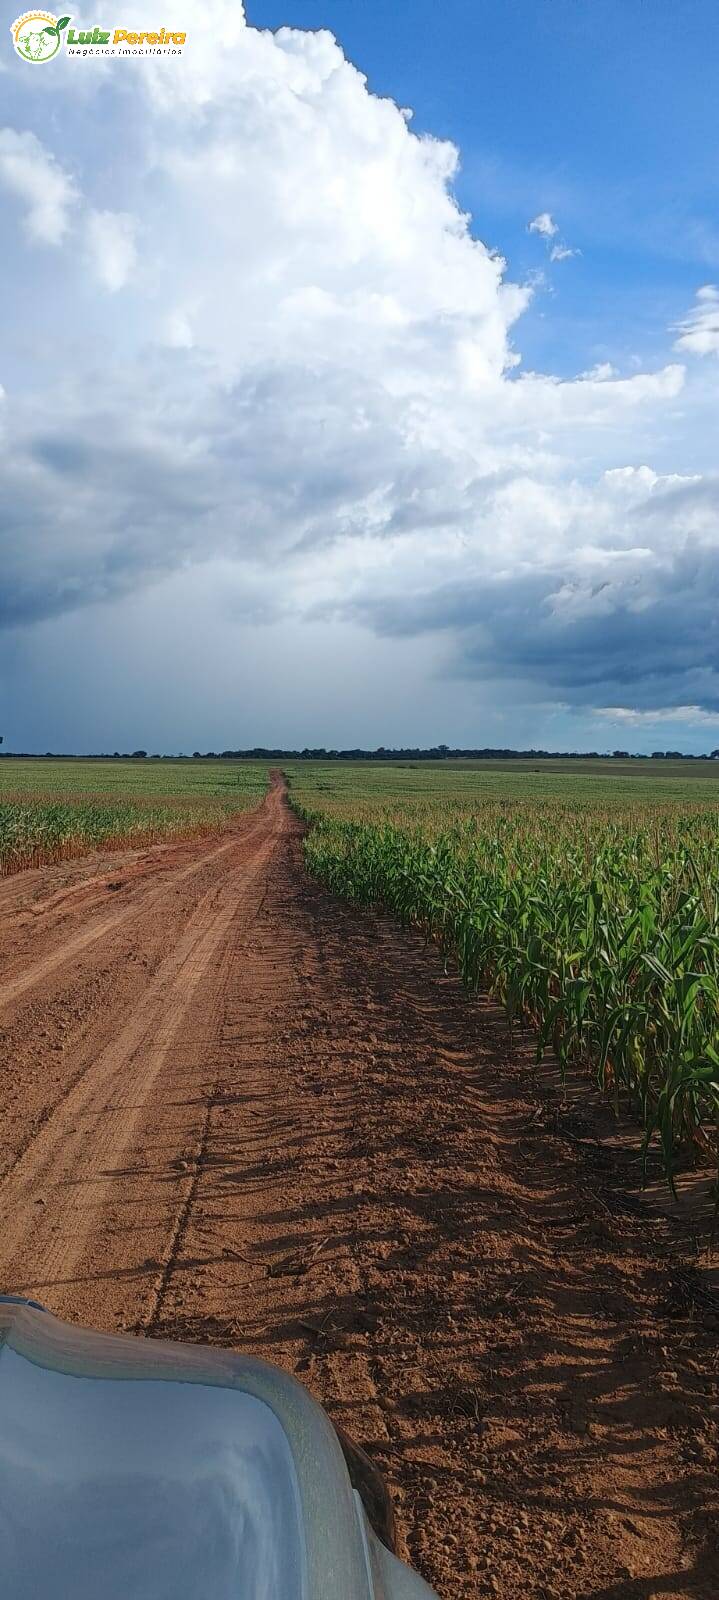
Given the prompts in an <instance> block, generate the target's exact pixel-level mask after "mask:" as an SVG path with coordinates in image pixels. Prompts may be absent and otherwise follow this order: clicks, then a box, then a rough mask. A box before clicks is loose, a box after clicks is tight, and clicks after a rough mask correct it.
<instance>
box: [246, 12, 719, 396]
mask: <svg viewBox="0 0 719 1600" xmlns="http://www.w3.org/2000/svg"><path fill="white" fill-rule="evenodd" d="M248 17H249V19H250V20H251V21H252V22H253V23H255V24H256V25H257V26H258V27H270V28H277V27H280V26H282V25H283V24H290V25H292V26H294V27H297V28H330V29H331V30H332V31H333V32H335V33H337V35H338V36H339V38H340V39H341V40H342V43H343V45H344V47H345V50H346V52H347V54H348V55H349V57H350V59H351V60H352V61H354V62H355V63H356V64H357V65H358V66H360V68H361V70H362V71H363V72H365V73H366V74H367V77H368V80H369V85H370V88H372V89H373V90H374V91H375V92H376V93H378V94H382V95H391V96H392V97H393V98H394V99H395V100H397V101H398V103H399V104H400V105H408V106H411V107H412V108H413V110H414V120H413V127H414V128H415V130H416V131H422V132H429V133H432V134H435V135H436V136H438V137H441V138H446V139H451V140H453V141H454V142H455V143H456V144H457V145H458V147H459V151H460V168H459V173H458V177H457V180H456V183H455V189H456V192H457V196H458V198H459V201H460V204H461V205H462V206H463V207H465V208H466V209H467V210H468V211H470V212H471V213H472V215H473V217H474V220H475V224H476V225H477V226H478V228H479V231H480V234H481V237H482V238H483V239H484V241H485V243H487V244H488V245H490V246H491V247H492V248H493V249H497V250H499V251H500V252H501V253H502V255H504V256H506V258H507V261H508V265H509V269H510V272H511V274H512V275H513V276H517V277H520V278H523V277H524V276H525V275H527V274H529V273H532V272H534V271H537V270H538V269H541V268H542V267H544V265H545V260H544V257H543V252H542V248H541V240H540V239H538V238H537V237H536V236H534V237H533V236H530V235H528V234H527V229H526V223H527V218H528V217H533V216H535V215H537V213H538V212H541V211H544V210H549V211H550V213H552V214H553V215H555V216H556V217H557V218H558V219H559V220H560V224H561V228H562V232H563V233H564V234H565V235H566V237H567V240H568V241H569V242H570V243H571V244H572V245H573V246H574V247H575V248H577V249H580V250H581V252H582V255H581V258H577V259H575V260H574V262H573V264H572V267H571V270H569V269H567V270H565V271H564V272H562V273H561V274H559V273H556V274H555V275H554V276H553V279H552V283H551V288H550V289H549V291H548V296H547V297H543V296H538V297H537V303H536V306H535V307H534V308H533V309H532V311H530V313H529V314H528V316H527V317H526V318H525V319H524V321H523V324H522V339H521V343H522V354H523V357H524V360H525V362H526V363H527V364H528V365H532V366H535V365H536V366H537V367H540V368H542V369H545V368H547V367H549V368H551V370H552V371H555V372H559V373H561V374H562V375H565V376H570V375H571V374H573V373H575V372H577V371H579V370H581V369H582V368H583V367H590V366H592V365H593V364H594V363H595V362H597V361H606V360H610V361H613V362H622V363H623V362H629V361H631V360H632V359H633V358H639V359H641V360H648V359H650V358H651V357H653V356H656V355H657V353H659V352H661V350H662V348H663V344H664V335H665V329H666V327H667V325H669V324H671V323H672V322H673V321H675V320H676V319H677V318H679V317H680V316H681V315H682V314H683V312H684V310H685V308H686V303H687V298H688V296H689V297H690V296H691V293H692V292H693V289H694V288H695V287H699V286H700V285H701V284H703V283H705V282H706V281H707V278H711V277H712V275H714V276H716V275H717V274H719V162H718V161H717V115H716V62H717V59H719V8H717V6H716V5H714V4H713V3H711V0H690V3H688V4H687V3H680V4H676V3H675V0H674V3H672V0H444V3H443V4H442V6H441V7H440V6H438V5H437V4H436V3H433V0H411V3H407V4H402V3H400V4H397V5H394V6H386V5H381V4H379V3H377V0H362V4H360V5H357V4H354V3H352V0H309V3H308V0H252V3H251V4H250V5H248Z"/></svg>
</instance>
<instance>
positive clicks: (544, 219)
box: [527, 211, 559, 239]
mask: <svg viewBox="0 0 719 1600" xmlns="http://www.w3.org/2000/svg"><path fill="white" fill-rule="evenodd" d="M527 228H528V231H529V233H539V234H541V236H542V238H543V239H553V238H554V236H555V234H557V233H559V227H558V225H557V223H556V222H555V220H554V217H553V216H551V214H550V212H549V211H540V213H539V216H538V217H534V218H533V220H532V221H531V222H529V223H528V224H527Z"/></svg>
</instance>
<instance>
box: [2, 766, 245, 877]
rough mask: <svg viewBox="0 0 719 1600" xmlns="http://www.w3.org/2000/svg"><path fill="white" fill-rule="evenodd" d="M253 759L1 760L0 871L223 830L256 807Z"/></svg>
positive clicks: (12, 870)
mask: <svg viewBox="0 0 719 1600" xmlns="http://www.w3.org/2000/svg"><path fill="white" fill-rule="evenodd" d="M266 788H267V768H266V767H265V766H263V765H261V764H259V763H253V762H244V761H243V762H220V761H217V762H192V761H167V760H164V761H151V760H150V761H147V760H142V761H130V760H123V761H80V760H78V761H72V760H66V761H60V760H35V761H16V760H9V759H7V758H4V759H3V760H2V761H0V875H6V874H8V873H10V872H19V871H21V870H22V869H23V868H26V867H34V866H40V865H41V864H42V863H44V862H51V861H59V860H62V859H64V858H65V857H68V856H76V855H84V854H85V853H86V852H87V851H89V850H94V849H98V848H103V849H114V848H121V847H123V846H126V845H145V844H152V843H155V842H156V841H158V840H160V839H168V838H191V837H194V836H197V835H203V834H211V833H217V832H219V831H220V830H221V829H223V828H226V827H227V825H228V823H229V822H231V820H232V817H233V816H234V815H236V814H237V813H238V812H241V811H246V810H247V809H248V807H250V806H254V805H257V803H258V801H259V800H261V799H262V796H263V794H264V793H265V791H266Z"/></svg>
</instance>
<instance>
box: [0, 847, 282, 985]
mask: <svg viewBox="0 0 719 1600" xmlns="http://www.w3.org/2000/svg"><path fill="white" fill-rule="evenodd" d="M260 826H261V824H259V823H258V824H257V828H259V827H260ZM254 831H257V829H255V830H251V831H249V832H248V833H247V834H246V835H245V837H246V838H251V837H252V832H254ZM234 844H235V840H234V839H229V840H225V841H224V843H223V844H221V845H217V846H216V847H215V848H214V849H213V850H210V851H207V852H204V853H203V854H202V855H201V856H200V858H199V860H196V861H191V862H190V864H189V866H186V867H183V868H181V869H180V870H179V871H175V872H174V873H173V874H172V886H173V889H174V888H176V887H177V886H178V885H179V884H182V883H184V882H186V881H187V879H189V878H192V877H195V876H196V875H197V873H199V872H201V871H202V870H203V869H204V868H206V867H209V866H212V865H213V864H214V862H215V861H217V860H218V858H219V857H220V856H224V855H227V853H228V851H230V850H232V848H233V846H234ZM75 892H76V893H79V888H78V890H77V891H75ZM166 892H167V886H166V885H165V884H164V883H163V884H161V885H160V886H159V888H158V887H154V888H152V889H150V890H149V891H148V892H147V893H146V894H145V895H144V896H143V897H142V898H141V899H140V900H139V901H137V902H133V904H132V905H130V906H124V907H121V908H120V907H118V908H116V909H115V908H113V911H112V912H111V914H110V915H109V916H108V917H103V918H102V919H101V920H100V921H99V922H97V923H93V924H91V926H90V927H89V928H83V929H81V931H80V932H79V933H77V934H75V935H74V936H73V937H72V938H70V939H64V940H63V941H62V943H60V944H59V945H58V946H57V947H56V948H55V949H54V950H51V951H50V952H49V954H47V955H46V956H43V957H42V959H41V960H39V961H37V962H36V963H35V964H34V965H33V966H31V967H30V968H29V969H25V970H24V971H23V972H21V973H19V974H18V975H17V977H15V978H12V979H10V980H9V981H8V982H6V983H3V984H0V1011H1V1010H3V1009H4V1008H5V1007H6V1006H10V1005H12V1004H13V1003H14V1002H16V1001H17V1000H19V999H21V998H22V996H23V995H25V994H27V993H28V991H29V990H32V989H35V988H37V987H38V986H39V985H40V984H42V983H44V982H45V981H46V980H47V979H48V978H49V977H51V976H52V975H53V974H54V973H55V972H57V970H58V968H60V967H63V966H65V965H66V964H68V963H69V962H71V961H72V960H74V959H75V958H76V957H77V956H80V955H82V954H84V952H85V951H87V950H89V948H90V947H91V946H92V945H93V944H96V943H97V942H98V941H99V940H101V939H104V938H106V937H107V935H108V934H111V933H113V934H114V933H116V932H117V931H118V930H119V929H120V928H122V927H123V926H124V924H126V923H128V922H130V921H132V918H133V917H139V916H142V915H144V914H146V913H147V912H151V911H152V910H153V908H154V907H155V906H156V905H157V904H158V903H159V902H160V901H161V900H162V898H163V896H164V895H165V894H166ZM65 903H66V902H65V900H64V899H62V900H60V901H59V902H58V901H57V899H56V897H55V896H51V897H50V898H49V900H48V901H47V902H45V903H44V904H43V903H42V902H41V903H40V905H39V906H37V907H35V914H42V912H43V911H45V910H46V909H48V908H49V909H52V910H59V909H61V908H62V906H63V905H64V904H65Z"/></svg>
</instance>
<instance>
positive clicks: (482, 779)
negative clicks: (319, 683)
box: [288, 762, 719, 1182]
mask: <svg viewBox="0 0 719 1600" xmlns="http://www.w3.org/2000/svg"><path fill="white" fill-rule="evenodd" d="M677 765H679V764H677ZM685 771H686V769H685ZM288 778H289V781H290V785H291V793H292V798H293V802H294V804H295V807H296V809H297V810H298V811H299V812H300V814H301V815H302V816H303V817H304V818H305V820H306V821H307V822H308V823H309V824H310V831H309V833H308V835H307V838H306V840H305V854H306V859H307V863H308V866H309V867H310V869H311V870H312V871H313V872H315V873H316V874H317V875H318V876H319V877H320V878H321V879H322V880H323V881H324V882H325V883H326V884H327V885H328V886H329V887H330V888H331V889H332V890H334V891H335V892H336V893H339V894H342V895H345V896H347V897H348V898H349V899H351V900H353V901H355V902H356V903H358V904H360V905H363V906H379V907H384V908H385V909H386V910H388V911H390V912H391V913H392V914H393V915H395V916H396V917H397V918H398V919H399V920H400V921H401V922H402V923H404V924H405V925H407V926H411V927H415V928H418V929H420V930H421V931H422V932H423V933H424V935H425V936H426V937H427V938H428V939H432V940H434V941H435V942H436V943H437V944H438V945H439V946H440V948H441V949H442V950H443V952H444V953H445V954H446V956H447V957H448V958H451V959H453V960H454V961H456V962H457V964H458V967H459V970H460V972H461V975H462V978H463V980H464V983H465V984H466V986H467V987H468V988H469V989H470V990H477V989H478V988H479V987H480V986H481V987H486V988H488V989H489V990H490V991H491V992H492V993H493V994H494V995H495V996H496V997H497V998H498V999H499V1001H500V1002H501V1003H502V1005H503V1006H504V1009H505V1012H506V1015H507V1018H508V1021H509V1023H510V1025H513V1024H515V1023H518V1022H523V1023H527V1024H529V1025H530V1026H532V1027H533V1028H534V1029H535V1030H536V1032H537V1041H538V1052H539V1054H540V1055H541V1054H542V1053H543V1052H544V1051H545V1050H546V1049H547V1048H548V1047H551V1048H552V1049H553V1050H554V1051H555V1053H556V1055H557V1057H558V1059H559V1062H560V1064H561V1065H562V1067H563V1068H566V1066H567V1064H568V1063H570V1062H571V1063H580V1064H581V1065H582V1066H584V1067H585V1068H586V1069H588V1070H589V1071H590V1072H591V1073H592V1074H593V1075H594V1076H595V1078H596V1080H597V1082H598V1083H599V1085H600V1086H601V1088H602V1089H603V1090H604V1091H605V1092H606V1093H607V1095H609V1096H610V1097H611V1098H612V1100H613V1102H614V1104H615V1105H616V1107H617V1109H619V1106H620V1104H621V1103H622V1102H624V1103H626V1101H627V1100H628V1101H630V1102H631V1104H632V1105H633V1107H634V1108H635V1110H636V1111H637V1113H638V1114H639V1116H640V1118H641V1121H642V1124H643V1128H644V1135H645V1145H644V1147H645V1149H647V1148H648V1147H649V1144H650V1142H651V1141H652V1140H653V1138H655V1137H656V1139H658V1141H659V1142H660V1146H661V1150H662V1154H663V1158H664V1165H665V1170H666V1173H667V1176H668V1177H669V1180H670V1182H671V1181H672V1178H673V1174H674V1172H675V1170H676V1166H677V1163H678V1161H679V1160H686V1158H687V1154H688V1153H692V1152H693V1153H695V1154H696V1155H697V1156H698V1158H699V1159H700V1160H701V1161H703V1162H706V1161H710V1160H711V1161H715V1160H716V1159H717V1154H718V1151H719V781H718V780H719V773H717V772H716V771H715V770H714V771H712V769H711V767H710V765H709V763H707V764H706V766H705V767H703V768H702V769H701V770H697V767H696V766H695V767H693V768H692V773H691V777H690V778H686V777H685V776H684V775H683V774H682V772H681V769H680V770H679V772H676V771H674V770H672V771H671V772H668V771H667V769H666V768H665V769H664V772H663V773H662V776H661V777H659V776H657V777H655V776H654V775H653V774H652V775H651V776H646V777H645V776H644V775H641V776H639V775H637V777H634V776H633V775H630V774H628V773H627V774H625V773H623V772H622V771H621V770H618V768H617V764H615V763H613V762H612V763H601V762H597V763H594V764H589V763H587V764H584V766H583V769H582V770H577V768H571V767H570V768H569V769H568V770H565V771H562V772H558V771H557V770H556V767H555V766H554V764H552V767H551V769H550V770H547V769H545V768H542V767H541V766H540V767H537V766H530V765H527V766H526V767H525V768H524V769H523V770H522V771H519V770H518V765H517V763H512V766H511V768H508V769H504V770H503V769H502V768H501V766H500V765H499V764H489V763H488V764H484V765H483V764H472V763H466V764H465V763H457V764H443V765H442V766H441V767H439V766H431V765H425V766H406V767H404V766H399V765H398V766H396V767H392V768H390V767H386V766H383V767H381V768H376V767H375V768H370V767H367V766H366V765H362V766H361V767H360V766H358V767H355V768H351V769H350V768H348V767H347V766H343V768H342V769H338V768H336V767H332V766H329V765H328V766H326V767H319V766H310V765H302V764H297V765H296V766H293V767H292V768H289V769H288Z"/></svg>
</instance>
